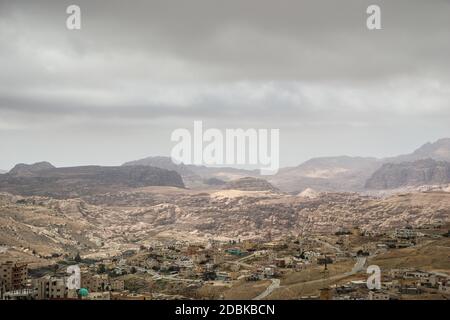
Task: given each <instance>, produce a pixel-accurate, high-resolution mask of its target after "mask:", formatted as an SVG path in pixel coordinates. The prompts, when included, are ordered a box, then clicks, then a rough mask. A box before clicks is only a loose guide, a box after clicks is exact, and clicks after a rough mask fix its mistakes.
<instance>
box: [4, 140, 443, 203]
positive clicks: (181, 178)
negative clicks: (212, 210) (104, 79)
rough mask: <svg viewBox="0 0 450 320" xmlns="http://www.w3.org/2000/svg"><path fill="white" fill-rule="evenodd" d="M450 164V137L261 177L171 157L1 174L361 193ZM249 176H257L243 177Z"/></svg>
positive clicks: (28, 179) (31, 183) (28, 191)
mask: <svg viewBox="0 0 450 320" xmlns="http://www.w3.org/2000/svg"><path fill="white" fill-rule="evenodd" d="M449 162H450V138H445V139H440V140H438V141H436V142H434V143H426V144H424V145H423V146H421V147H420V148H418V149H417V150H415V151H414V152H412V153H411V154H406V155H400V156H397V157H391V158H384V159H377V158H368V157H366V158H365V157H349V156H338V157H322V158H313V159H310V160H308V161H306V162H304V163H302V164H300V165H299V166H296V167H288V168H282V169H280V170H279V172H278V173H277V174H276V175H273V176H260V175H259V172H258V171H257V170H243V169H236V168H229V167H206V166H196V165H186V164H183V163H181V164H175V163H173V162H172V160H171V158H169V157H148V158H145V159H140V160H136V161H131V162H127V163H124V164H123V165H122V166H120V167H100V166H87V167H72V168H55V167H54V166H52V165H51V164H50V163H48V162H40V163H36V164H33V165H26V164H18V165H16V166H15V167H14V168H13V169H12V170H11V171H10V172H8V173H7V174H3V175H1V176H0V191H7V192H11V193H18V194H24V195H34V194H44V195H52V196H65V195H68V194H69V195H74V196H76V195H81V194H86V193H89V192H96V193H99V192H108V191H110V190H117V189H126V188H133V187H143V186H175V187H184V186H186V187H188V188H225V189H227V188H230V187H232V186H237V187H239V188H243V189H246V190H252V189H253V190H257V189H261V188H262V189H271V188H273V189H277V190H278V189H279V190H281V191H284V192H290V193H300V192H302V191H304V190H306V189H308V188H310V189H312V190H316V191H330V192H333V191H339V192H345V191H348V192H359V191H368V190H369V191H370V190H383V189H395V188H399V187H407V186H422V185H427V184H446V183H450V175H449V174H448V168H449ZM247 177H250V178H258V179H248V180H246V179H244V180H242V178H247ZM261 179H264V180H266V181H267V184H264V183H262V181H261ZM264 180H263V181H264ZM266 181H265V182H266ZM237 187H236V188H237ZM239 188H238V189H239Z"/></svg>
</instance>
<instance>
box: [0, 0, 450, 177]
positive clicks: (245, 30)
mask: <svg viewBox="0 0 450 320" xmlns="http://www.w3.org/2000/svg"><path fill="white" fill-rule="evenodd" d="M70 4H77V5H79V6H80V7H81V12H82V29H81V30H76V31H70V30H68V29H67V28H66V18H67V17H68V15H67V14H66V8H67V6H68V5H70ZM369 4H378V5H380V7H381V10H382V11H381V14H382V16H381V18H382V30H374V31H369V30H368V29H367V28H366V18H367V14H366V8H367V6H368V5H369ZM449 57H450V1H449V0H433V1H423V0H417V1H414V0H404V1H399V0H396V1H392V0H390V1H375V0H372V1H364V0H355V1H334V0H330V1H318V0H311V1H300V0H292V1H287V0H277V1H275V0H270V1H268V0H226V1H224V0H220V1H219V0H218V1H214V0H189V1H181V0H178V1H171V0H161V1H152V0H149V1H126V2H125V1H111V0H108V1H106V0H104V1H95V0H89V1H62V0H55V1H41V0H36V1H17V0H0V169H10V168H11V167H12V166H13V165H14V164H16V163H18V162H25V163H32V162H36V161H41V160H47V161H50V162H52V163H53V164H54V165H57V166H71V165H82V164H102V165H116V164H121V163H122V162H125V161H129V160H134V159H138V158H142V157H145V156H150V155H169V154H170V149H171V147H172V146H173V143H172V142H171V141H170V134H171V132H172V131H173V130H174V129H176V128H188V129H191V128H192V126H193V121H194V120H203V122H204V125H205V126H206V127H217V128H220V129H224V128H239V127H241V128H279V129H280V138H281V156H280V161H281V164H282V166H286V165H297V164H299V163H301V162H302V161H304V160H307V159H308V158H311V157H317V156H333V155H343V154H346V155H360V156H376V157H384V156H392V155H397V154H400V153H408V152H411V151H412V150H413V149H415V148H417V147H419V146H420V145H421V144H423V143H425V142H427V141H434V140H437V139H439V138H443V137H450V125H449V123H450V59H449Z"/></svg>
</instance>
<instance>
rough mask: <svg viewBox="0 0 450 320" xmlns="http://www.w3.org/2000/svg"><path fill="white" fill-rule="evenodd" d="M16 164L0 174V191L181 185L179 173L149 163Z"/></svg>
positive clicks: (56, 192) (72, 192) (57, 192)
mask: <svg viewBox="0 0 450 320" xmlns="http://www.w3.org/2000/svg"><path fill="white" fill-rule="evenodd" d="M44 167H45V168H42V169H40V170H36V167H33V166H31V169H32V170H29V168H30V167H26V166H22V165H20V166H19V167H17V166H16V168H15V169H16V170H14V169H13V170H11V172H9V173H8V174H4V175H1V176H0V191H3V192H10V193H13V194H19V195H27V196H29V195H44V196H52V197H56V198H66V197H78V196H82V195H86V194H92V193H105V192H110V191H117V190H122V189H129V188H139V187H147V186H173V187H181V188H183V187H184V184H183V180H182V178H181V176H180V175H179V174H178V173H177V172H175V171H170V170H165V169H161V168H154V167H149V166H132V167H101V166H84V167H69V168H54V167H53V166H52V167H49V166H48V165H46V166H44Z"/></svg>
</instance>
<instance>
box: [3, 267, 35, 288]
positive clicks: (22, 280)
mask: <svg viewBox="0 0 450 320" xmlns="http://www.w3.org/2000/svg"><path fill="white" fill-rule="evenodd" d="M0 279H2V280H3V287H4V290H5V291H12V290H18V289H22V288H24V287H25V285H26V283H27V279H28V265H27V264H26V263H14V262H12V261H7V262H5V263H3V264H1V265H0Z"/></svg>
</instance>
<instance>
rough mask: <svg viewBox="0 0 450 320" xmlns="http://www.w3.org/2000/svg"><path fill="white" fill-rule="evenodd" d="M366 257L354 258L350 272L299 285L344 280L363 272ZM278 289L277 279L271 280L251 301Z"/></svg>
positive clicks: (278, 282) (278, 281) (262, 297)
mask: <svg viewBox="0 0 450 320" xmlns="http://www.w3.org/2000/svg"><path fill="white" fill-rule="evenodd" d="M366 260H367V258H366V257H358V258H356V262H355V264H354V265H353V268H352V270H351V271H348V272H345V273H341V274H337V275H334V276H331V277H328V278H323V279H316V280H311V281H306V282H301V284H314V283H320V282H323V281H330V280H331V281H336V280H340V279H343V278H346V277H348V276H352V275H354V274H356V273H358V272H360V271H362V270H364V265H365V264H366ZM279 287H280V280H279V279H272V284H271V285H270V286H268V287H267V288H266V290H264V291H263V292H262V293H261V294H259V295H258V296H257V297H255V298H253V300H261V299H264V298H265V297H267V296H268V295H270V294H271V293H272V292H273V291H274V290H275V289H277V288H279Z"/></svg>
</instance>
